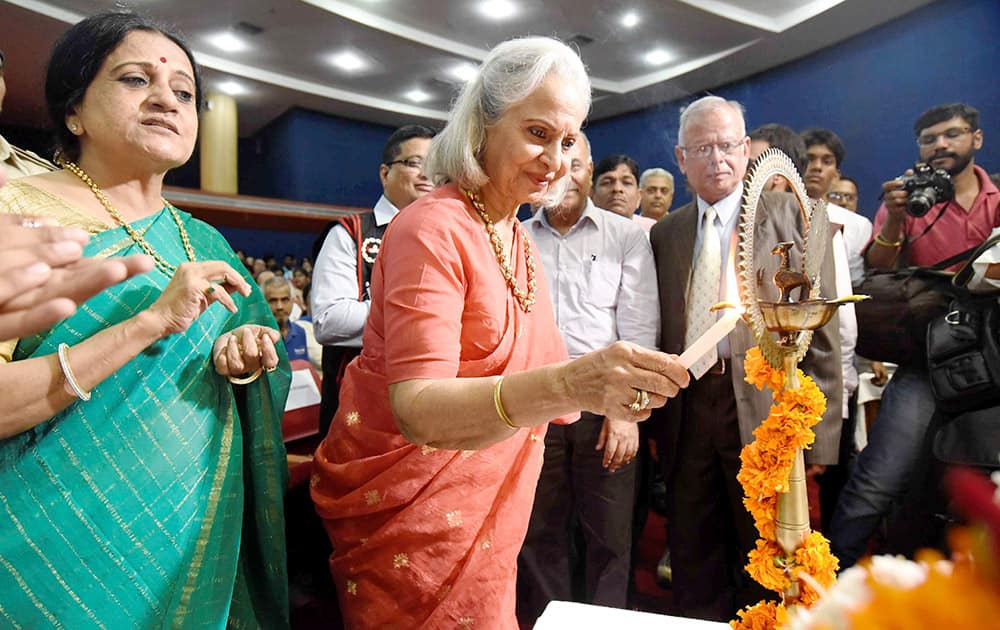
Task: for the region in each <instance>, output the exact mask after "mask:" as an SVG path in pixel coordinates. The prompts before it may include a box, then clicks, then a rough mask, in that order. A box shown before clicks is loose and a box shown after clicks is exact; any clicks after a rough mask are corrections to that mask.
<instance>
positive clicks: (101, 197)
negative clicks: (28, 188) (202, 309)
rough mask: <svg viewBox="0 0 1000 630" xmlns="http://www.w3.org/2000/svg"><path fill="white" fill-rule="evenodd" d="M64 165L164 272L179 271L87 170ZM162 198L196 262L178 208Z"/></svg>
mask: <svg viewBox="0 0 1000 630" xmlns="http://www.w3.org/2000/svg"><path fill="white" fill-rule="evenodd" d="M63 166H64V167H65V168H66V170H67V171H69V172H70V173H73V174H74V175H76V176H77V177H79V178H80V179H81V180H82V181H83V183H84V184H86V185H87V186H89V187H90V190H91V191H92V192H93V193H94V196H95V197H97V200H98V201H100V202H101V205H102V206H104V209H105V210H107V211H108V214H110V215H111V218H113V219H114V220H115V221H117V222H118V225H120V226H122V227H123V228H125V231H126V232H128V235H129V236H130V237H131V238H132V240H133V241H134V242H135V244H136V245H138V246H139V247H141V248H142V251H144V252H146V253H147V254H149V256H150V257H152V259H153V260H154V261H155V262H156V265H157V266H158V267H159V268H160V269H161V270H162V271H163V272H164V273H166V274H167V275H168V276H172V275H174V272H175V271H177V267H176V266H174V265H171V264H170V263H168V262H167V261H166V260H164V258H163V256H160V254H159V253H158V252H157V251H156V250H155V249H153V246H152V245H150V244H149V241H147V240H146V239H145V238H143V236H142V234H139V232H137V231H136V230H135V228H133V227H132V226H131V225H129V224H128V223H126V222H125V219H124V218H123V217H122V215H121V213H120V212H118V209H117V208H115V207H114V206H113V205H111V200H110V199H108V196H107V195H105V194H104V191H103V190H101V188H100V187H99V186H98V185H97V184H96V183H95V182H94V180H92V179H91V178H90V175H87V173H86V171H84V170H83V169H82V168H80V167H79V166H77V165H76V164H75V163H74V162H64V163H63ZM160 200H161V201H163V204H164V205H165V206H167V209H168V210H170V214H171V215H172V216H173V217H174V223H176V224H177V231H178V232H180V235H181V243H183V245H184V251H185V252H186V253H187V257H188V260H190V261H191V262H195V261H196V260H197V258H195V255H194V249H193V248H192V247H191V240H190V239H189V238H188V233H187V230H185V229H184V224H183V222H181V217H180V215H178V214H177V209H176V208H174V206H173V204H171V203H170V202H169V201H167V200H166V199H163V198H162V197H160Z"/></svg>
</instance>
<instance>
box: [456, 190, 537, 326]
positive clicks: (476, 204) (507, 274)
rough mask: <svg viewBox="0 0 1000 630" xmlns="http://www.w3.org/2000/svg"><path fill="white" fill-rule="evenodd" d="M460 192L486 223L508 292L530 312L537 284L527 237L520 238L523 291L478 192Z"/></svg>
mask: <svg viewBox="0 0 1000 630" xmlns="http://www.w3.org/2000/svg"><path fill="white" fill-rule="evenodd" d="M462 192H464V193H465V196H466V197H468V198H469V203H471V204H472V208H473V209H474V210H475V211H476V214H478V215H479V218H480V219H482V220H483V223H485V224H486V233H487V234H489V237H490V244H491V245H493V251H494V253H496V259H497V264H499V265H500V273H501V274H502V275H503V278H504V280H506V281H507V286H508V287H510V292H511V293H513V294H514V299H516V300H517V303H518V304H520V305H521V309H522V310H523V311H524V312H525V313H530V312H531V307H532V306H534V305H535V287H536V286H537V285H536V284H535V259H534V258H532V257H531V244H530V243H529V242H528V239H527V237H522V238H521V241H522V242H523V243H524V264H525V266H526V267H527V270H528V291H527V293H525V292H524V291H522V290H521V289H520V288H519V287H518V286H517V279H516V278H515V277H514V272H513V271H512V270H511V268H510V265H509V264H508V263H507V257H506V256H504V252H503V241H502V240H501V239H500V233H499V232H497V229H496V226H494V225H493V221H491V220H490V215H489V214H488V213H487V212H486V206H485V205H483V202H482V200H481V199H480V198H479V195H478V194H476V193H474V192H472V191H471V190H463V191H462Z"/></svg>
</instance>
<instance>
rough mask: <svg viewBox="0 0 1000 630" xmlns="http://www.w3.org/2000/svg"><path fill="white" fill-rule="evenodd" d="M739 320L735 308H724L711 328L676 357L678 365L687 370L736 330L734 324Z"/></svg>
mask: <svg viewBox="0 0 1000 630" xmlns="http://www.w3.org/2000/svg"><path fill="white" fill-rule="evenodd" d="M739 320H740V312H739V311H738V310H737V309H735V308H726V309H725V313H723V314H722V317H720V318H719V320H718V321H717V322H715V323H714V324H712V327H711V328H709V329H708V330H706V331H705V334H703V335H702V336H701V337H698V339H696V340H695V342H694V343H693V344H691V346H690V347H689V348H688V349H687V350H685V351H684V352H683V353H682V354H681V356H680V357H678V359H679V361H680V364H681V365H683V366H684V367H685V368H687V369H691V366H692V365H694V364H695V362H697V361H698V359H700V358H702V357H703V356H705V355H706V354H707V353H708V352H709V351H710V350H711V349H712V348H714V347H715V346H716V345H717V344H718V343H719V342H720V341H722V339H723V338H724V337H725V336H726V335H728V334H729V333H731V332H732V331H733V328H736V322H738V321H739Z"/></svg>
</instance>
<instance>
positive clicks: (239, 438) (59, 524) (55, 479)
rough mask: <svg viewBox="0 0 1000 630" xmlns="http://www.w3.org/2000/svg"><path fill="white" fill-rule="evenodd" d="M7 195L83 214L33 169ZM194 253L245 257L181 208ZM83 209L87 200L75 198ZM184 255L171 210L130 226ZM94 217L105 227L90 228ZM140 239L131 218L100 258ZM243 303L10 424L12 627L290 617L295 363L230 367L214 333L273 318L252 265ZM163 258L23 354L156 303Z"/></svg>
mask: <svg viewBox="0 0 1000 630" xmlns="http://www.w3.org/2000/svg"><path fill="white" fill-rule="evenodd" d="M17 184H18V182H13V183H12V184H10V185H9V186H8V187H6V188H5V189H3V190H0V211H2V212H17V213H31V214H52V215H59V218H60V221H62V222H64V223H70V224H71V223H73V221H72V220H70V221H63V216H61V215H63V214H66V213H69V214H72V213H73V212H75V211H73V210H72V209H68V208H66V207H65V206H64V207H62V208H59V205H60V204H62V202H61V201H59V200H57V199H55V198H54V197H52V196H51V195H48V194H47V193H44V192H42V191H40V190H38V189H36V188H33V187H31V186H30V185H17ZM180 214H181V217H182V220H183V222H184V225H185V227H186V229H187V231H188V233H189V235H190V240H191V244H192V245H193V247H194V250H195V252H196V255H197V257H198V260H200V261H203V260H224V261H226V262H228V263H229V264H230V265H231V266H233V267H234V268H235V269H237V270H239V271H241V272H242V271H243V266H242V265H241V264H240V263H239V261H238V260H237V259H236V257H235V255H234V254H233V252H232V250H231V249H230V248H229V245H228V244H227V243H226V241H225V240H224V239H223V238H222V236H221V235H219V234H218V232H216V231H215V230H214V229H212V228H211V227H209V226H208V225H206V224H204V223H202V222H201V221H198V220H195V219H193V218H191V216H190V215H188V214H186V213H180ZM77 215H78V216H79V213H77ZM132 225H133V227H135V228H136V229H137V230H139V231H140V232H142V233H143V234H144V236H145V238H146V240H147V241H149V242H150V243H151V244H152V246H153V247H154V248H155V249H156V250H157V251H158V252H159V253H160V255H161V256H163V258H165V259H166V260H168V261H170V262H171V263H172V264H179V263H180V262H183V261H185V260H186V256H185V254H184V250H183V248H182V245H181V240H180V238H179V234H178V229H177V225H176V224H175V222H174V220H173V218H172V217H171V215H170V212H169V211H168V210H167V209H163V210H161V211H160V212H159V213H157V214H155V215H153V216H151V217H147V218H145V219H142V220H140V221H137V222H135V223H133V224H132ZM92 231H93V230H92ZM135 253H142V252H141V250H140V249H139V247H138V246H136V245H135V244H134V243H133V242H132V241H131V239H129V237H128V235H127V234H126V233H125V231H124V230H123V229H122V228H120V227H119V228H115V229H105V230H103V231H99V232H96V233H92V235H91V241H90V243H89V245H88V246H87V249H86V252H85V254H86V255H87V256H124V255H129V254H135ZM247 280H248V281H250V283H251V285H252V286H253V287H254V292H253V293H252V294H251V296H250V297H248V298H242V297H241V296H239V295H238V294H234V296H233V297H234V299H235V301H236V304H237V306H238V307H239V311H238V312H237V313H236V314H230V313H229V312H228V311H226V310H225V309H224V308H223V307H222V306H221V305H220V304H212V305H211V306H210V307H209V308H208V310H207V311H206V312H205V313H204V314H203V315H202V316H201V317H200V318H199V319H198V320H196V321H195V322H194V324H193V325H192V326H191V328H190V329H189V330H188V331H186V332H185V333H183V334H178V335H173V336H170V337H168V338H166V339H163V340H161V341H159V342H157V343H156V344H154V345H152V346H150V347H149V348H147V349H146V350H145V351H144V352H143V353H141V354H140V355H139V356H137V357H136V358H135V359H134V360H132V361H131V362H129V363H128V364H126V365H125V366H124V367H122V368H121V369H120V370H118V371H117V372H116V373H115V374H113V375H112V376H111V377H109V378H108V379H107V380H105V381H104V382H102V383H101V384H100V385H98V386H97V387H96V388H94V390H93V392H92V397H91V399H90V400H89V401H88V402H83V401H76V402H75V403H73V404H71V405H70V406H69V407H67V408H66V409H65V410H63V411H62V412H60V413H59V414H57V415H56V416H54V417H52V418H51V419H49V420H47V421H45V422H43V423H42V424H40V425H38V426H37V427H35V428H34V429H32V430H29V431H27V432H25V433H22V434H20V435H17V436H14V437H12V438H9V439H7V440H0V627H8V626H9V627H15V628H17V627H24V628H46V627H65V628H85V627H87V628H89V627H96V628H158V627H181V628H194V627H197V628H202V627H205V628H222V627H226V626H232V627H238V628H252V627H264V628H281V627H287V625H288V610H287V603H288V602H287V600H288V592H287V579H286V569H285V554H284V550H285V546H284V515H283V508H282V496H283V492H284V488H285V480H286V475H287V467H286V462H285V450H284V445H283V443H282V438H281V427H280V422H281V416H282V413H283V409H284V401H285V397H286V395H287V391H288V386H289V380H290V373H289V368H288V361H287V358H286V357H285V354H284V349H283V347H282V346H281V345H280V344H279V346H278V347H279V350H278V352H279V355H280V357H281V365H280V367H279V369H278V370H276V371H274V372H272V373H265V374H263V375H262V376H261V377H260V378H259V379H258V380H257V381H256V382H254V383H252V384H250V385H247V386H240V387H237V386H233V385H231V384H230V383H229V382H228V380H227V379H226V378H225V377H222V376H219V375H218V374H216V372H215V370H214V367H213V365H212V361H211V351H212V344H213V342H214V340H215V339H216V338H217V337H218V336H219V335H220V334H222V333H223V332H225V331H228V330H230V329H232V328H235V327H236V326H239V325H241V324H244V323H258V324H264V325H269V326H272V327H274V326H275V323H274V321H273V318H272V317H271V313H270V309H269V308H268V305H267V303H266V301H265V300H264V298H263V296H262V295H261V293H260V291H259V290H258V289H257V288H256V285H255V284H254V283H253V281H252V279H250V278H249V277H247ZM168 281H169V278H168V277H167V276H166V275H165V274H164V273H163V272H162V271H160V270H159V269H154V270H153V271H151V272H150V273H147V274H145V275H143V276H139V277H136V278H132V279H130V280H128V281H126V282H124V283H122V284H120V285H117V286H114V287H111V288H109V289H108V290H106V291H104V292H103V293H101V294H99V295H97V296H95V297H94V298H92V299H90V300H89V301H87V302H86V303H84V304H83V305H81V307H80V308H79V309H78V311H77V312H76V314H75V315H73V316H72V317H70V318H69V319H67V320H65V321H63V322H61V323H59V324H58V325H56V326H55V327H54V328H52V329H50V330H48V331H46V332H44V333H43V334H39V335H36V336H33V337H29V338H25V339H21V340H20V341H19V342H18V344H17V348H16V350H15V352H14V360H15V361H16V360H19V359H25V358H28V357H33V356H41V355H47V354H51V353H54V352H56V348H57V346H58V344H60V343H67V344H70V345H73V344H75V343H78V342H80V341H82V340H84V339H86V338H88V337H89V336H91V335H93V334H94V333H95V332H97V331H98V330H100V329H102V328H105V327H107V326H110V325H113V324H115V323H118V322H121V321H123V320H125V319H128V318H129V317H131V316H133V315H135V314H136V313H138V312H139V311H141V310H143V309H145V308H147V307H148V306H149V305H150V304H152V303H153V301H155V300H156V298H157V297H158V296H159V295H160V293H161V292H162V290H163V288H164V287H165V286H166V285H167V283H168Z"/></svg>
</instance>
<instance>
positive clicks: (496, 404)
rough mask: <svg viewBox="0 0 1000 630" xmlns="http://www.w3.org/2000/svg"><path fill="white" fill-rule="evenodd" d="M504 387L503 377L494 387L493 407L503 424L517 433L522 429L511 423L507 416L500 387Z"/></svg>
mask: <svg viewBox="0 0 1000 630" xmlns="http://www.w3.org/2000/svg"><path fill="white" fill-rule="evenodd" d="M502 386H503V377H502V376H501V377H500V378H498V379H497V383H496V385H494V386H493V406H494V407H496V410H497V415H498V416H500V419H501V420H503V423H504V424H506V425H507V426H508V427H510V428H511V429H514V430H515V431H517V430H519V429H521V427H519V426H517V425H516V424H514V423H513V422H512V421H511V419H510V416H508V415H507V410H506V409H504V408H503V400H502V399H501V398H500V387H502Z"/></svg>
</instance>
